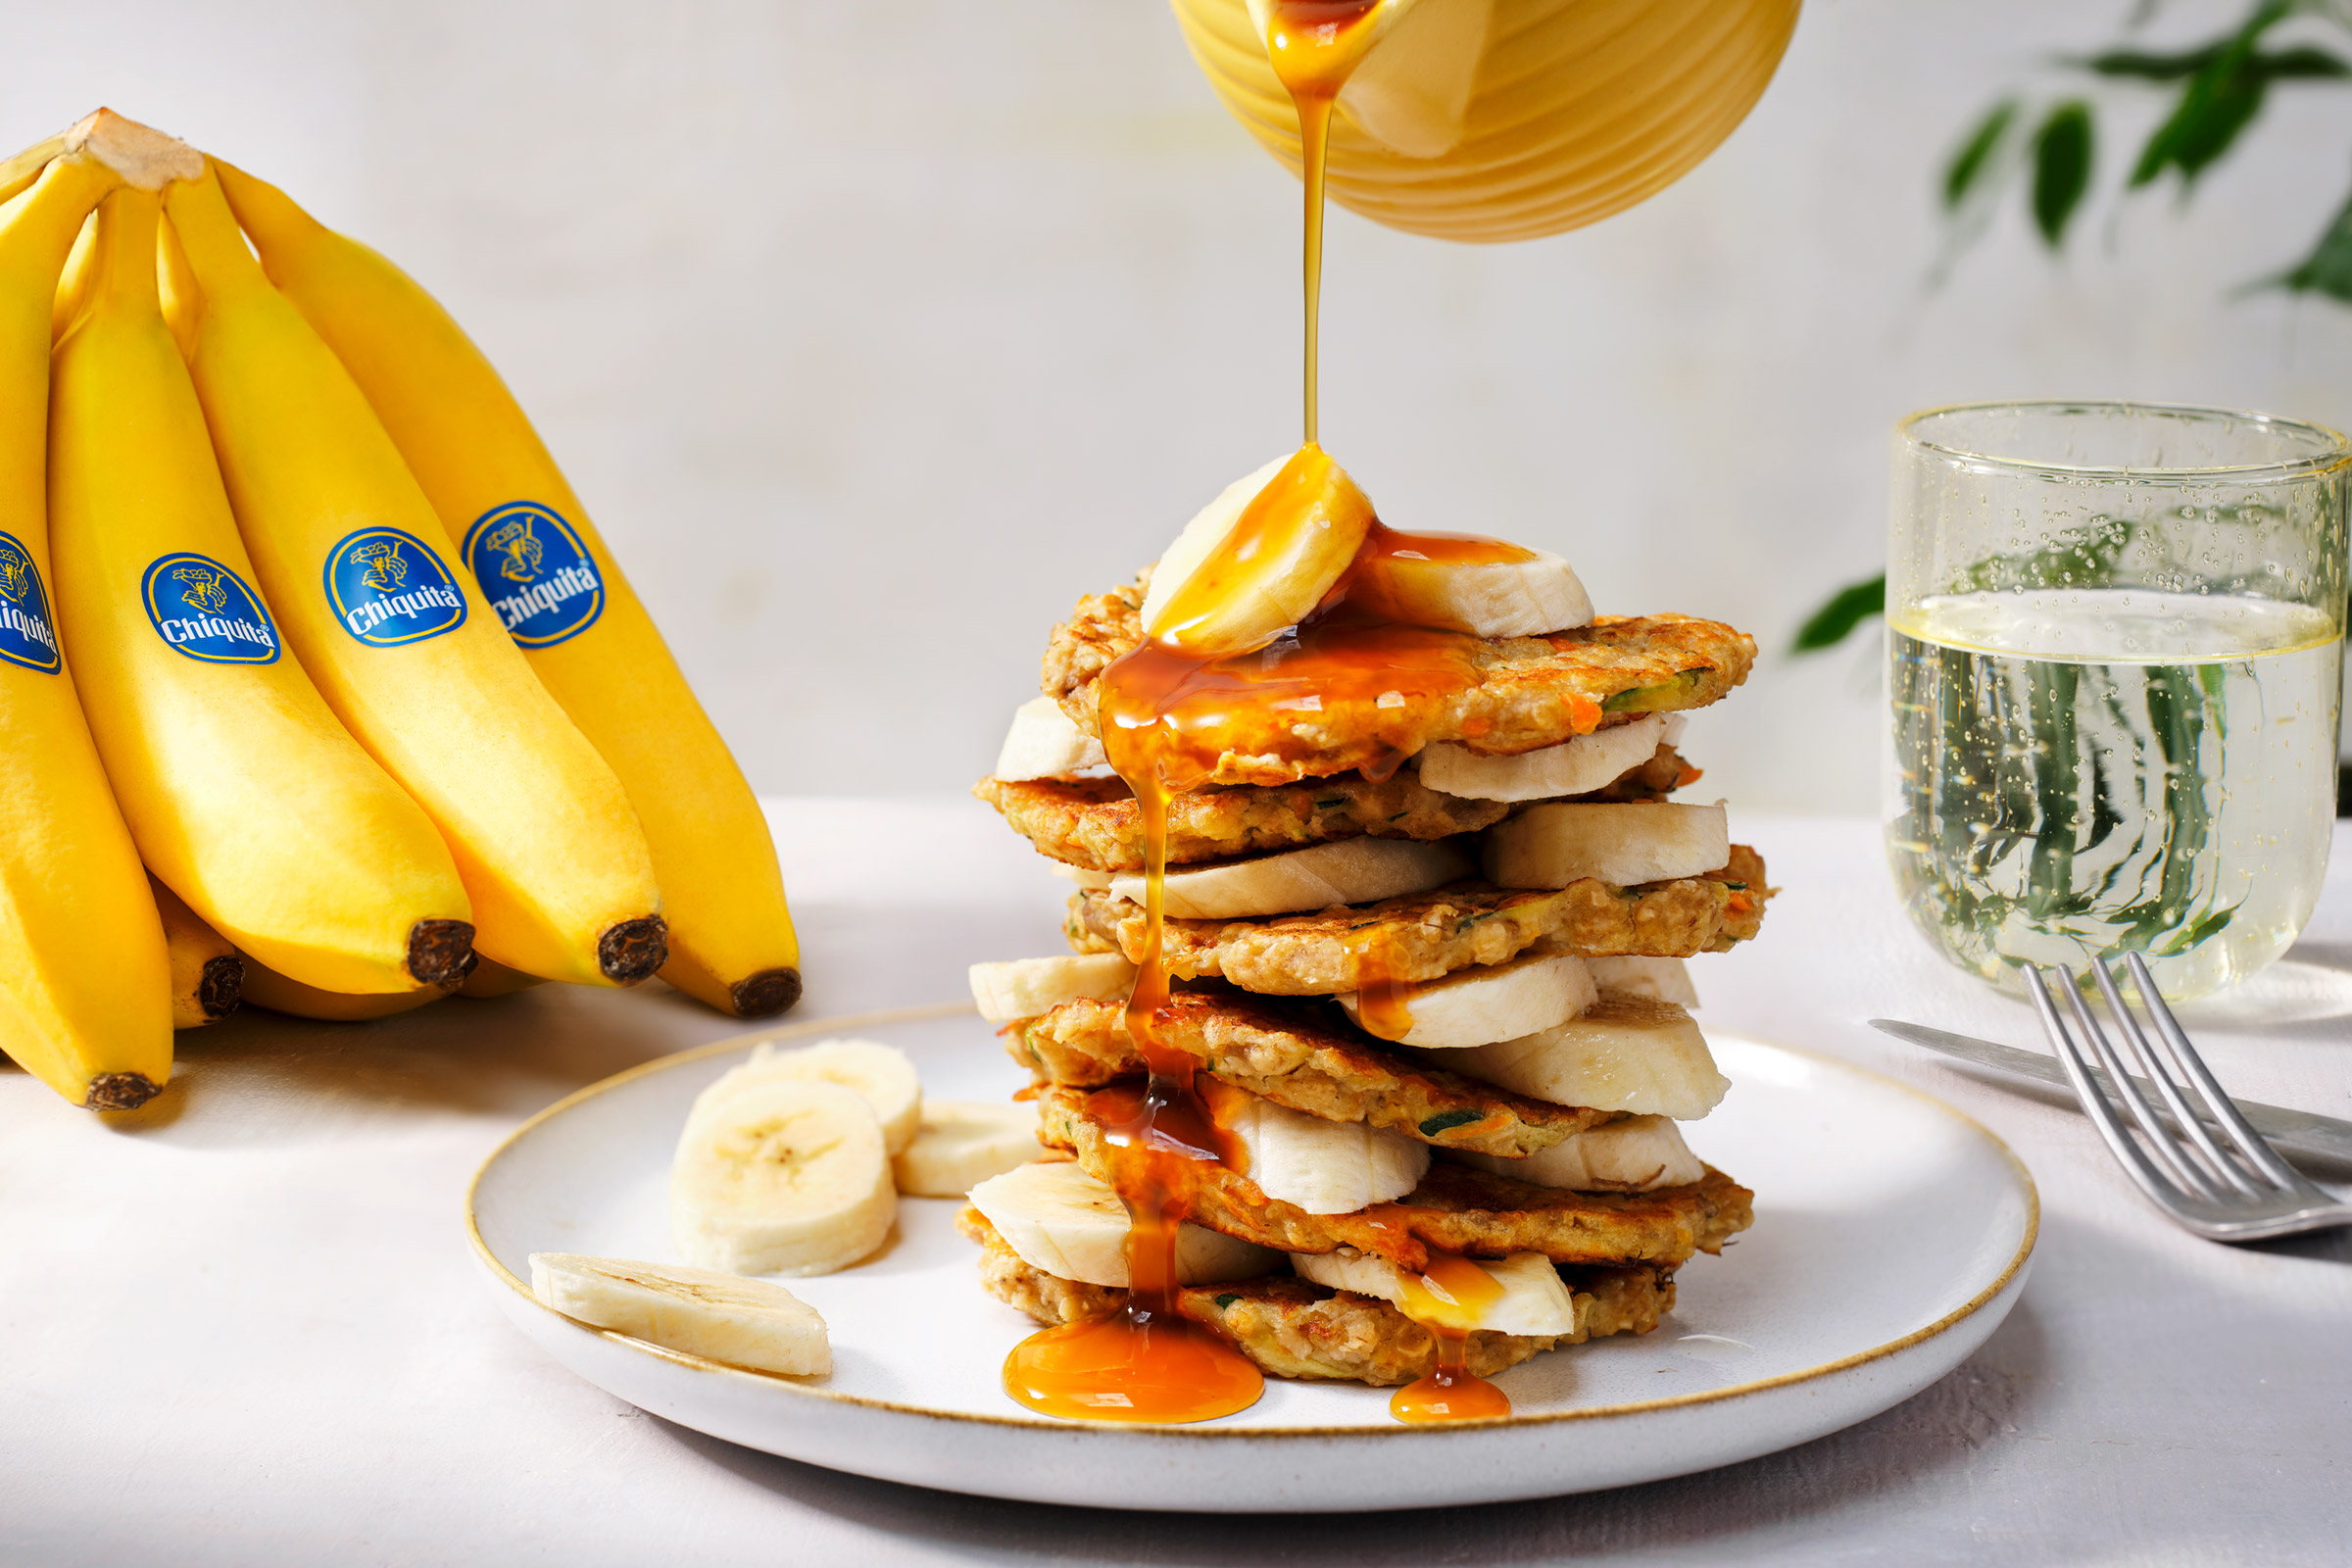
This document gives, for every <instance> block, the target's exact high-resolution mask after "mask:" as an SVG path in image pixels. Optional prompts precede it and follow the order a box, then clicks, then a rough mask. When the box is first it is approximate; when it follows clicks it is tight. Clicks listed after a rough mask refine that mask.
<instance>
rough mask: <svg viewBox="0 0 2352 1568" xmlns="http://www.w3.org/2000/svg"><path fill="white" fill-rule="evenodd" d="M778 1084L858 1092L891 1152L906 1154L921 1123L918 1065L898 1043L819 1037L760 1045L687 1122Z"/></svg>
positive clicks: (698, 1100)
mask: <svg viewBox="0 0 2352 1568" xmlns="http://www.w3.org/2000/svg"><path fill="white" fill-rule="evenodd" d="M778 1083H827V1084H839V1085H840V1086H841V1087H842V1088H844V1089H847V1090H849V1091H851V1092H852V1093H854V1094H856V1095H858V1097H860V1098H861V1099H863V1100H864V1101H865V1103H866V1104H867V1105H868V1106H869V1107H870V1108H871V1109H872V1111H873V1113H874V1121H875V1123H876V1124H877V1125H879V1126H880V1127H881V1129H882V1147H883V1149H884V1151H885V1152H888V1153H892V1154H899V1153H904V1152H906V1150H907V1145H909V1144H911V1143H913V1142H914V1135H915V1131H916V1129H917V1128H918V1127H919V1126H920V1125H921V1122H922V1114H923V1085H922V1081H921V1080H920V1079H919V1078H917V1077H916V1076H915V1071H914V1063H912V1062H910V1061H908V1060H907V1053H905V1052H903V1051H901V1050H899V1049H898V1047H896V1046H884V1045H877V1044H875V1043H874V1042H873V1041H871V1040H820V1041H818V1042H817V1043H816V1044H815V1045H813V1046H803V1047H801V1048H800V1049H799V1050H797V1051H778V1050H777V1049H776V1048H775V1047H773V1046H761V1047H760V1049H759V1050H757V1051H755V1052H753V1053H752V1055H751V1059H750V1060H748V1061H746V1062H744V1063H743V1064H742V1065H740V1066H736V1067H731V1068H729V1069H728V1070H727V1071H726V1072H723V1073H721V1074H720V1075H719V1077H718V1079H717V1081H716V1082H714V1083H712V1084H711V1087H710V1088H708V1089H705V1090H704V1091H703V1092H702V1093H701V1094H700V1095H697V1096H696V1097H695V1101H694V1108H693V1109H692V1110H691V1111H689V1112H688V1113H687V1120H689V1121H693V1120H695V1119H697V1118H699V1117H704V1116H709V1115H711V1114H713V1113H715V1112H716V1111H717V1110H718V1109H720V1108H721V1107H723V1106H724V1105H725V1104H726V1103H727V1102H728V1101H730V1100H733V1099H734V1098H735V1097H736V1096H737V1095H739V1094H742V1093H743V1092H744V1091H746V1090H748V1089H754V1088H757V1087H759V1086H760V1085H761V1084H778Z"/></svg>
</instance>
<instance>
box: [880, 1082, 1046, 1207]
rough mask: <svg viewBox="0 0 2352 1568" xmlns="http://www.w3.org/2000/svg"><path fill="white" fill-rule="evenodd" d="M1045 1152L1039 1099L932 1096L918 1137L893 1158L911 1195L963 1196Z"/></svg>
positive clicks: (895, 1174) (898, 1178) (903, 1189)
mask: <svg viewBox="0 0 2352 1568" xmlns="http://www.w3.org/2000/svg"><path fill="white" fill-rule="evenodd" d="M1045 1157H1046V1150H1045V1146H1043V1145H1042V1144H1040V1143H1039V1142H1038V1141H1037V1106H1036V1105H1034V1104H1018V1103H1013V1102H1011V1101H994V1100H926V1101H924V1102H923V1119H922V1125H921V1126H920V1127H918V1128H916V1129H915V1134H914V1142H913V1143H911V1144H908V1145H907V1148H906V1149H905V1151H904V1152H901V1153H899V1154H897V1155H895V1156H894V1157H893V1158H892V1160H891V1162H890V1169H891V1177H892V1180H894V1181H895V1182H896V1183H897V1184H898V1189H899V1191H900V1193H901V1194H903V1195H905V1196H907V1197H908V1198H961V1197H963V1196H964V1195H965V1194H966V1193H968V1192H970V1191H971V1190H972V1189H973V1188H974V1187H976V1186H978V1185H979V1184H980V1183H982V1182H984V1181H986V1180H988V1179H989V1178H990V1177H991V1176H1002V1175H1004V1174H1005V1172H1006V1171H1008V1170H1018V1169H1019V1168H1020V1167H1021V1166H1023V1165H1026V1164H1028V1163H1030V1162H1031V1161H1033V1160H1039V1159H1043V1158H1045Z"/></svg>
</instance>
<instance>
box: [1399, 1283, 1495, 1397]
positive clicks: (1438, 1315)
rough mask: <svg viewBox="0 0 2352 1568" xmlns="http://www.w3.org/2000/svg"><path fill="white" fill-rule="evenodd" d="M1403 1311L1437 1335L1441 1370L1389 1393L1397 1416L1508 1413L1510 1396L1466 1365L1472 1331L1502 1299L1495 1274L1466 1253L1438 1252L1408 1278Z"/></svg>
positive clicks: (1438, 1366)
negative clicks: (1417, 1274)
mask: <svg viewBox="0 0 2352 1568" xmlns="http://www.w3.org/2000/svg"><path fill="white" fill-rule="evenodd" d="M1404 1298H1405V1308H1404V1312H1405V1316H1407V1317H1409V1318H1411V1319H1412V1320H1413V1321H1415V1322H1416V1323H1419V1324H1421V1325H1423V1326H1424V1327H1426V1328H1427V1329H1428V1330H1429V1331H1430V1332H1431V1333H1432V1334H1435V1335H1436V1336H1437V1337H1438V1365H1437V1370H1436V1371H1434V1372H1431V1373H1430V1374H1429V1375H1428V1376H1426V1377H1423V1378H1420V1379H1418V1380H1416V1381H1414V1382H1412V1383H1408V1384H1406V1385H1405V1386H1404V1387H1403V1388H1401V1389H1398V1390H1397V1392H1396V1393H1395V1394H1393V1395H1391V1396H1390V1397H1389V1413H1390V1414H1391V1415H1393V1416H1395V1417H1396V1418H1397V1420H1399V1421H1411V1422H1422V1421H1474V1420H1477V1419H1479V1418H1481V1417H1485V1416H1498V1415H1509V1414H1510V1413H1511V1401H1510V1397H1509V1396H1507V1395H1505V1394H1504V1393H1503V1392H1502V1391H1501V1390H1500V1389H1498V1388H1496V1387H1495V1385H1494V1384H1492V1383H1489V1382H1488V1381H1487V1380H1486V1379H1485V1378H1482V1377H1480V1376H1478V1374H1476V1373H1474V1372H1472V1371H1471V1370H1470V1368H1469V1366H1468V1365H1467V1361H1468V1355H1469V1348H1470V1330H1471V1327H1472V1325H1474V1324H1475V1323H1476V1322H1477V1321H1478V1319H1479V1316H1480V1314H1481V1313H1483V1312H1484V1311H1485V1310H1486V1309H1487V1308H1488V1307H1489V1306H1492V1305H1493V1304H1494V1303H1495V1302H1496V1301H1498V1300H1500V1299H1502V1287H1501V1286H1500V1285H1498V1284H1496V1283H1495V1276H1494V1275H1492V1274H1489V1273H1488V1272H1487V1271H1486V1270H1485V1269H1483V1268H1480V1267H1479V1266H1478V1265H1477V1264H1476V1263H1473V1262H1471V1261H1470V1259H1468V1258H1466V1257H1457V1256H1454V1255H1452V1254H1450V1253H1446V1252H1435V1253H1432V1254H1431V1255H1430V1259H1429V1267H1428V1268H1427V1269H1426V1270H1424V1271H1423V1273H1422V1275H1421V1277H1420V1278H1419V1279H1417V1280H1416V1279H1413V1278H1411V1277H1410V1276H1407V1277H1406V1278H1405V1281H1404Z"/></svg>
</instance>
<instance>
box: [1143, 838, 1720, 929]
mask: <svg viewBox="0 0 2352 1568" xmlns="http://www.w3.org/2000/svg"><path fill="white" fill-rule="evenodd" d="M1715 863H1716V864H1718V865H1721V864H1722V863H1723V862H1722V861H1721V860H1718V861H1716V862H1715ZM1477 870H1478V868H1477V867H1476V866H1475V865H1473V864H1472V863H1471V861H1470V857H1469V856H1467V855H1465V854H1464V853H1463V852H1462V851H1461V850H1459V849H1457V848H1455V847H1454V844H1453V841H1452V840H1450V839H1438V840H1435V841H1425V840H1421V839H1341V840H1339V841H1338V842H1337V843H1333V844H1315V845H1310V846H1309V847H1307V848H1306V849H1303V850H1284V851H1282V852H1281V853H1280V854H1278V855H1261V856H1257V857H1255V858H1251V859H1247V860H1225V861H1222V862H1219V863H1218V864H1215V865H1201V866H1189V865H1188V866H1184V867H1181V868H1179V869H1176V870H1172V871H1170V872H1168V873H1167V889H1166V893H1165V895H1164V896H1165V898H1166V899H1167V904H1166V906H1165V909H1166V913H1167V914H1168V916H1169V917H1170V918H1171V919H1178V920H1246V919H1249V918H1250V917H1252V916H1255V915H1264V914H1297V913H1299V912H1300V911H1301V910H1307V909H1328V908H1330V907H1332V906H1333V905H1335V904H1377V903H1379V902H1380V901H1381V900H1382V899H1393V898H1396V897H1397V896H1398V895H1399V894H1405V893H1423V892H1427V891H1428V890H1429V889H1431V888H1442V887H1444V886H1445V885H1446V883H1448V882H1459V881H1460V880H1461V879H1462V878H1464V877H1466V876H1473V875H1475V874H1477ZM1110 891H1111V892H1112V893H1113V894H1115V895H1117V896H1118V897H1119V898H1122V899H1125V900H1127V901H1128V902H1129V903H1131V904H1137V905H1140V904H1142V903H1143V902H1144V879H1143V877H1142V876H1141V875H1139V874H1136V873H1133V872H1124V873H1121V874H1120V875H1117V876H1114V877H1112V878H1111V879H1110Z"/></svg>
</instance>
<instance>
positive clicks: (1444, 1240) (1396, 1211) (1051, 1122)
mask: <svg viewBox="0 0 2352 1568" xmlns="http://www.w3.org/2000/svg"><path fill="white" fill-rule="evenodd" d="M1089 1100H1090V1096H1089V1093H1088V1091H1086V1090H1082V1089H1070V1088H1054V1089H1049V1090H1047V1091H1045V1092H1044V1093H1043V1094H1042V1095H1040V1096H1039V1097H1038V1105H1039V1110H1040V1115H1041V1118H1042V1119H1041V1122H1040V1125H1039V1130H1038V1141H1039V1142H1040V1143H1042V1144H1044V1145H1045V1146H1046V1147H1047V1148H1049V1149H1059V1150H1063V1151H1065V1152H1069V1153H1071V1154H1073V1155H1075V1156H1077V1160H1078V1163H1079V1165H1080V1166H1081V1167H1082V1168H1084V1169H1085V1170H1086V1171H1087V1173H1088V1174H1090V1175H1092V1176H1094V1177H1096V1178H1098V1179H1099V1180H1103V1181H1108V1180H1110V1144H1109V1140H1108V1135H1107V1134H1106V1133H1105V1132H1104V1130H1103V1124H1102V1123H1101V1122H1100V1121H1098V1120H1096V1119H1095V1116H1094V1113H1093V1108H1092V1106H1091V1105H1090V1103H1089ZM1174 1163H1176V1164H1177V1165H1178V1166H1179V1167H1180V1169H1181V1171H1182V1174H1183V1177H1184V1179H1185V1185H1186V1190H1185V1191H1183V1192H1180V1193H1177V1194H1174V1195H1173V1196H1174V1197H1175V1198H1176V1199H1177V1200H1178V1201H1181V1202H1182V1203H1183V1204H1184V1212H1185V1214H1186V1217H1187V1218H1188V1219H1190V1220H1191V1221H1192V1223H1194V1224H1196V1225H1205V1226H1207V1227H1208V1228H1209V1229H1210V1230H1213V1231H1220V1232H1222V1233H1224V1234H1225V1235H1227V1236H1234V1237H1239V1238H1240V1239H1242V1240H1243V1241H1248V1242H1255V1243H1257V1244H1258V1245H1259V1246H1260V1247H1272V1248H1276V1249H1279V1250H1282V1251H1285V1252H1335V1251H1338V1250H1340V1249H1341V1248H1343V1247H1352V1248H1354V1249H1356V1250H1358V1251H1363V1252H1370V1253H1372V1254H1373V1255H1374V1256H1377V1257H1385V1258H1387V1259H1388V1260H1389V1261H1390V1262H1392V1263H1395V1264H1397V1266H1398V1267H1399V1268H1407V1269H1411V1270H1413V1271H1414V1272H1416V1273H1418V1272H1420V1271H1421V1270H1424V1269H1426V1268H1428V1267H1429V1254H1430V1251H1431V1250H1432V1249H1435V1250H1440V1251H1446V1252H1460V1253H1463V1254H1464V1255H1466V1256H1470V1257H1508V1256H1510V1255H1511V1254H1512V1253H1513V1252H1542V1253H1543V1254H1544V1256H1545V1257H1548V1258H1550V1259H1551V1260H1552V1261H1553V1262H1555V1263H1606V1264H1627V1263H1666V1264H1675V1263H1681V1262H1683V1261H1684V1260H1685V1259H1687V1258H1689V1257H1690V1255H1691V1253H1692V1252H1713V1251H1717V1250H1721V1248H1722V1247H1723V1244H1724V1243H1725V1242H1726V1241H1727V1240H1729V1239H1730V1238H1731V1237H1733V1236H1734V1235H1736V1234H1738V1233H1739V1232H1740V1231H1743V1230H1745V1229H1747V1227H1748V1225H1749V1223H1750V1222H1751V1221H1752V1219H1753V1217H1754V1215H1753V1212H1752V1209H1751V1206H1750V1205H1751V1204H1752V1203H1753V1202H1754V1201H1755V1195H1754V1194H1753V1193H1751V1192H1749V1191H1748V1190H1747V1189H1746V1188H1744V1187H1741V1186H1740V1184H1739V1183H1738V1182H1735V1181H1733V1180H1732V1179H1731V1178H1730V1177H1728V1176H1726V1175H1724V1174H1723V1173H1722V1172H1721V1171H1719V1170H1715V1169H1713V1168H1712V1167H1710V1168H1709V1169H1708V1171H1707V1173H1706V1175H1705V1176H1704V1177H1702V1178H1700V1179H1699V1180H1698V1181H1695V1182H1692V1183H1691V1184H1690V1185H1688V1186H1684V1187H1660V1188H1658V1189H1656V1190H1654V1191H1652V1192H1646V1193H1577V1192H1569V1191H1566V1190H1564V1189H1561V1188H1554V1187H1538V1186H1535V1185H1534V1184H1532V1183H1529V1182H1522V1181H1515V1180H1513V1179H1512V1178H1510V1177H1508V1176H1497V1175H1495V1174H1493V1173H1492V1172H1489V1171H1483V1170H1478V1169H1475V1168H1473V1167H1471V1166H1468V1165H1453V1164H1447V1163H1444V1162H1440V1163H1437V1164H1433V1165H1431V1166H1430V1168H1429V1173H1428V1174H1427V1175H1426V1176H1424V1177H1423V1178H1422V1180H1421V1185H1420V1186H1418V1187H1416V1188H1415V1189H1413V1191H1412V1192H1410V1193H1408V1194H1406V1195H1405V1196H1404V1197H1403V1198H1400V1199H1398V1200H1397V1201H1395V1202H1392V1203H1375V1204H1373V1205H1372V1206H1370V1207H1369V1208H1363V1209H1358V1210H1356V1211H1355V1212H1354V1213H1352V1214H1309V1213H1308V1212H1306V1211H1305V1210H1304V1209H1302V1208H1299V1207H1297V1206H1296V1205H1294V1204H1290V1203H1285V1202H1282V1201H1279V1200H1276V1199H1271V1198H1268V1197H1267V1196H1266V1195H1265V1194H1264V1193H1263V1192H1261V1191H1260V1190H1259V1189H1258V1186H1257V1184H1256V1183H1255V1182H1252V1181H1251V1180H1250V1178H1249V1177H1247V1176H1241V1175H1237V1174H1235V1173H1234V1172H1232V1171H1230V1170H1227V1169H1226V1168H1225V1167H1224V1166H1223V1165H1220V1164H1214V1163H1211V1162H1209V1161H1207V1160H1185V1161H1179V1162H1174Z"/></svg>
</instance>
